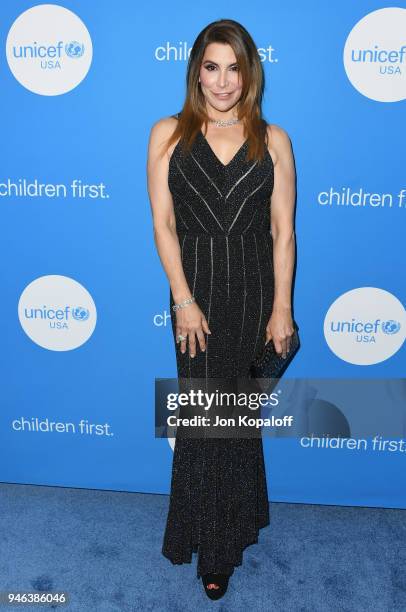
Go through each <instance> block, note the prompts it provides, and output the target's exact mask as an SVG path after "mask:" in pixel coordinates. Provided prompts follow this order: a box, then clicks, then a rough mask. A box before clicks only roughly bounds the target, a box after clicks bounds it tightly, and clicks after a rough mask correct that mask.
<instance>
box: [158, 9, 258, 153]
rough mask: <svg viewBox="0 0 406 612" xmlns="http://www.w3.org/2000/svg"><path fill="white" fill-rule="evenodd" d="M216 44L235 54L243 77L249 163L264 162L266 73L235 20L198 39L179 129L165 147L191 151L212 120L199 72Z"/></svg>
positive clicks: (240, 108)
mask: <svg viewBox="0 0 406 612" xmlns="http://www.w3.org/2000/svg"><path fill="white" fill-rule="evenodd" d="M214 42H216V43H226V44H229V45H230V46H231V47H232V49H233V51H234V53H235V56H236V59H237V63H238V65H239V70H240V74H241V77H242V91H241V98H240V100H239V102H238V118H239V119H240V120H241V119H242V120H243V122H244V128H245V130H244V131H245V137H246V138H247V140H248V143H247V144H248V150H247V161H248V160H253V159H258V160H262V159H263V157H264V155H265V151H266V149H265V142H267V141H268V134H267V130H266V122H265V120H264V119H263V117H262V110H261V104H262V97H263V92H264V72H263V68H262V64H261V60H260V58H259V55H258V51H257V48H256V46H255V43H254V41H253V39H252V37H251V35H250V34H249V33H248V32H247V30H246V29H245V28H244V26H242V25H241V24H240V23H238V22H237V21H234V20H232V19H219V20H217V21H213V22H212V23H210V24H209V25H207V26H206V27H205V28H204V29H203V30H202V31H201V32H200V34H199V35H198V36H197V38H196V40H195V42H194V44H193V47H192V49H191V52H190V56H189V60H188V65H187V73H186V97H185V101H184V105H183V108H182V110H181V112H180V113H179V121H178V123H177V126H176V128H175V130H174V132H173V134H172V135H171V137H170V138H169V139H168V141H167V143H166V150H168V148H169V147H170V145H171V144H172V143H174V142H175V141H176V140H178V139H180V145H181V147H182V149H183V151H184V152H186V151H188V150H190V147H191V146H192V144H193V141H194V139H195V137H196V135H197V133H198V132H199V130H200V126H201V125H202V123H204V125H205V127H206V129H207V121H208V119H209V117H208V116H207V113H206V108H205V98H204V95H203V92H202V90H201V88H200V83H199V72H200V67H201V64H202V59H203V56H204V52H205V49H206V47H207V45H209V44H210V43H214Z"/></svg>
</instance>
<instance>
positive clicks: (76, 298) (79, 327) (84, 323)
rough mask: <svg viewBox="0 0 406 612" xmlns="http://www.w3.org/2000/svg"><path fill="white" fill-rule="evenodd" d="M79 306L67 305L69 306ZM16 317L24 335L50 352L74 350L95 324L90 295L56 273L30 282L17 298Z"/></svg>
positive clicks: (89, 334) (94, 309) (75, 283)
mask: <svg viewBox="0 0 406 612" xmlns="http://www.w3.org/2000/svg"><path fill="white" fill-rule="evenodd" d="M72 303H73V304H81V306H69V304H72ZM18 318H19V320H20V324H21V327H22V328H23V330H24V331H25V333H26V334H27V336H28V337H29V338H30V339H31V340H32V341H33V342H35V343H36V344H38V345H39V346H41V347H42V348H45V349H48V350H51V351H70V350H72V349H76V348H78V347H79V346H81V345H82V344H84V343H85V342H87V340H88V339H89V338H90V337H91V336H92V334H93V332H94V330H95V328H96V321H97V312H96V306H95V303H94V301H93V298H92V296H91V295H90V293H89V292H88V291H87V290H86V289H85V288H84V287H83V286H82V285H81V284H80V283H78V282H77V281H75V280H74V279H73V278H69V277H68V276H59V275H57V274H53V275H49V276H41V277H40V278H37V279H35V280H33V281H32V282H31V283H30V284H29V285H28V286H27V287H25V289H24V291H23V292H22V294H21V296H20V300H19V302H18Z"/></svg>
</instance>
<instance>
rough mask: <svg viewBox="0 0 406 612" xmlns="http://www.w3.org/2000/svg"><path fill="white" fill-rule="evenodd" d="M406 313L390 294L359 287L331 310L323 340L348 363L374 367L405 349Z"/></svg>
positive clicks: (346, 294) (326, 320)
mask: <svg viewBox="0 0 406 612" xmlns="http://www.w3.org/2000/svg"><path fill="white" fill-rule="evenodd" d="M405 332H406V312H405V308H404V306H403V304H402V303H401V302H400V301H399V300H398V298H397V297H395V296H394V295H393V294H392V293H389V291H385V290H384V289H379V288H376V287H359V288H357V289H352V290H351V291H347V292H346V293H343V294H342V295H340V297H338V298H337V299H336V300H335V302H333V304H332V305H331V306H330V308H329V309H328V311H327V314H326V316H325V319H324V336H325V338H326V342H327V344H328V346H329V347H330V349H331V350H332V351H333V353H335V355H337V357H340V359H343V360H344V361H347V362H348V363H353V364H354V365H373V364H376V363H380V362H381V361H385V359H389V357H392V355H394V354H395V353H396V352H397V351H398V350H399V349H400V348H401V347H402V345H403V343H404V341H405V335H406V334H405Z"/></svg>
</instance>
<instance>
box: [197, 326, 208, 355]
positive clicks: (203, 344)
mask: <svg viewBox="0 0 406 612" xmlns="http://www.w3.org/2000/svg"><path fill="white" fill-rule="evenodd" d="M196 335H197V339H198V342H199V346H200V350H201V351H205V350H206V340H205V337H204V334H203V332H202V330H201V329H199V330H198V331H197V332H196Z"/></svg>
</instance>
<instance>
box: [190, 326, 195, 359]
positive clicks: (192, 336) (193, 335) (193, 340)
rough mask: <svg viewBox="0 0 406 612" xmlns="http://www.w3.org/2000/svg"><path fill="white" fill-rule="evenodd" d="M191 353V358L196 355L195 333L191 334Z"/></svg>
mask: <svg viewBox="0 0 406 612" xmlns="http://www.w3.org/2000/svg"><path fill="white" fill-rule="evenodd" d="M189 353H190V356H191V357H194V356H195V355H196V335H195V332H194V331H191V332H189Z"/></svg>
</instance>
